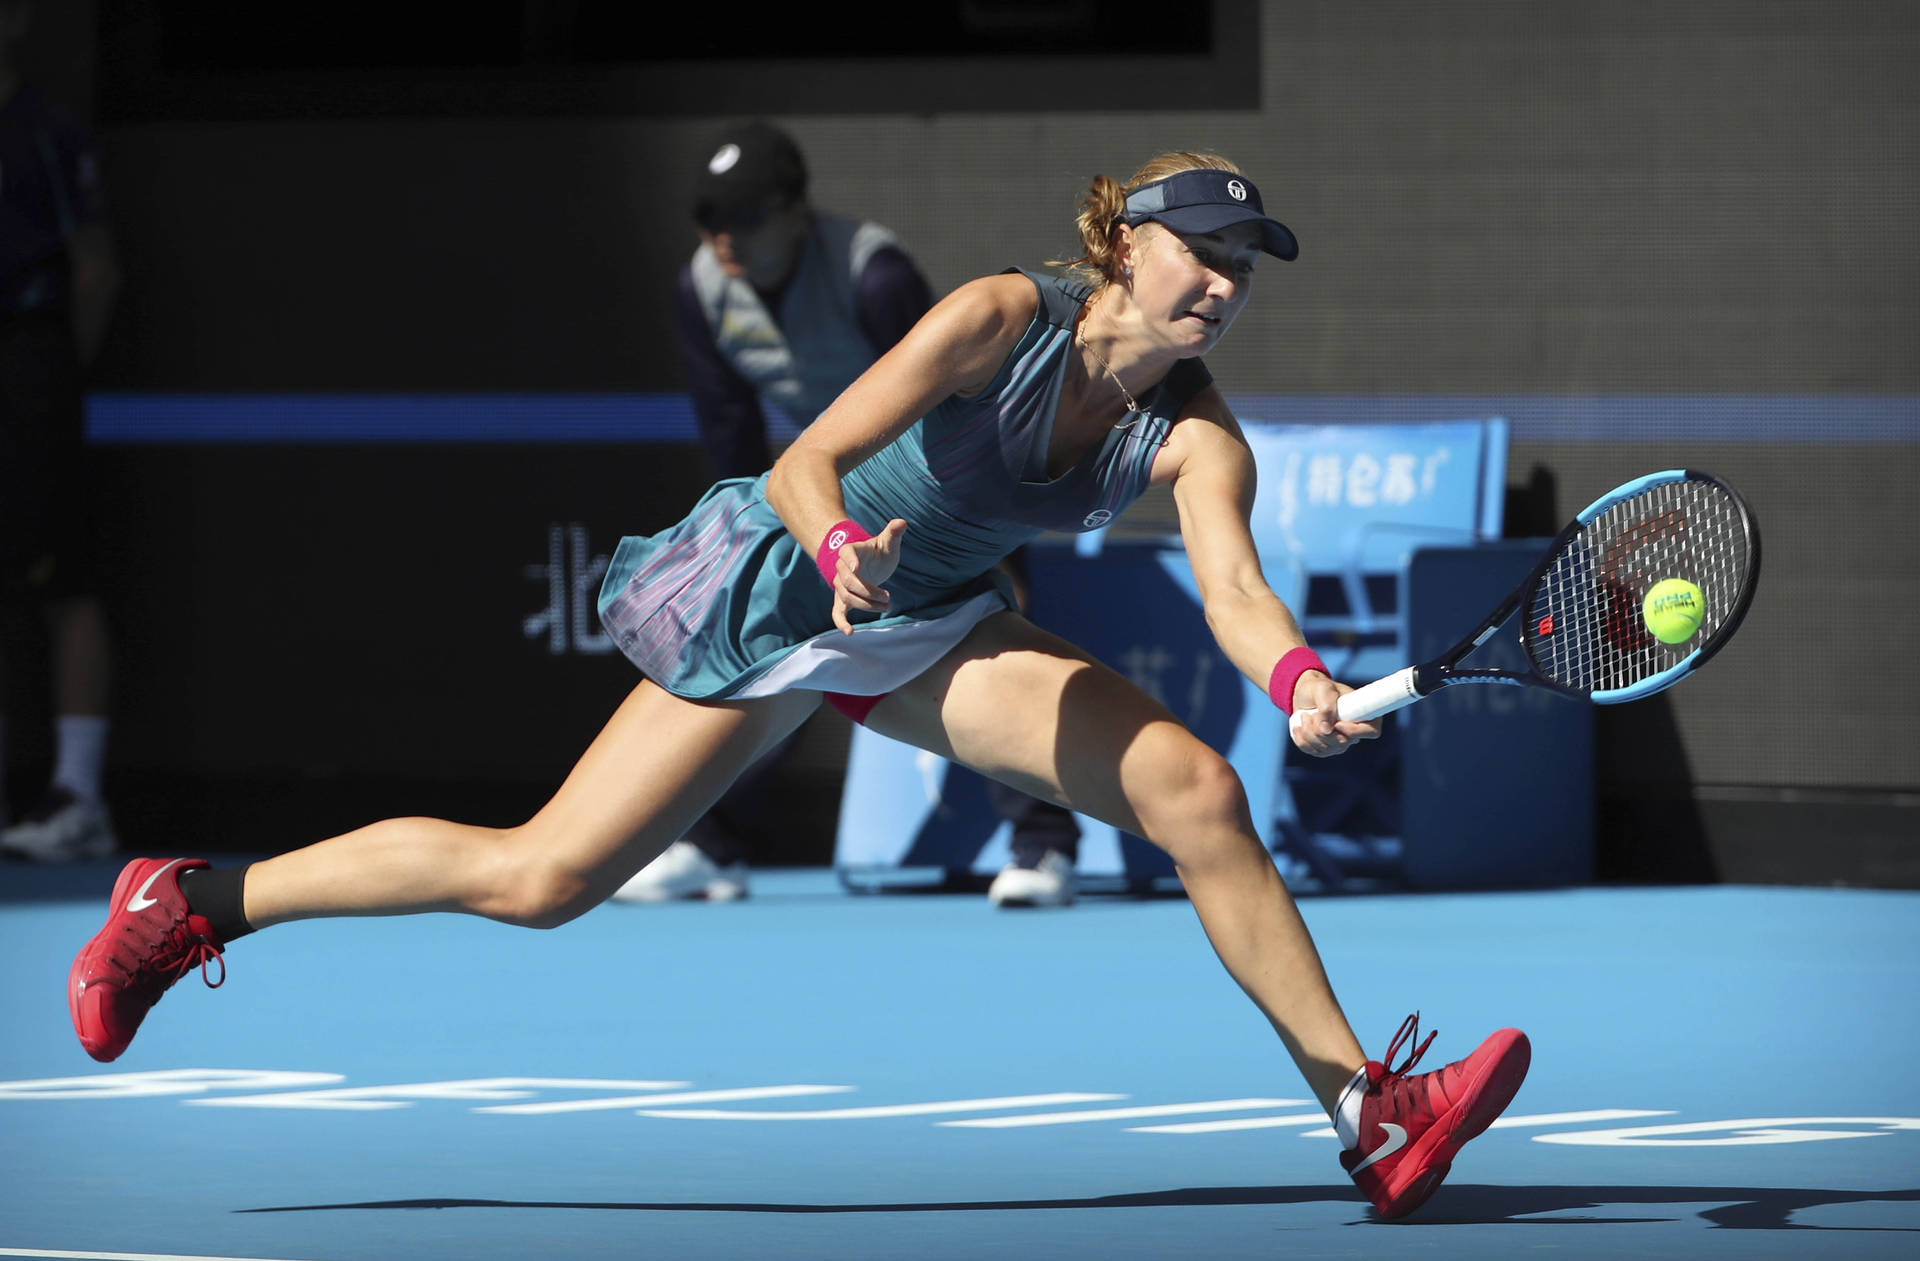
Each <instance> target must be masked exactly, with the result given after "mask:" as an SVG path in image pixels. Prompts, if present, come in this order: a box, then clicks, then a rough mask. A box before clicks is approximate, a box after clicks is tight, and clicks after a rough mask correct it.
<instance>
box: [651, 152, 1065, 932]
mask: <svg viewBox="0 0 1920 1261" xmlns="http://www.w3.org/2000/svg"><path fill="white" fill-rule="evenodd" d="M693 218H694V223H695V225H696V226H697V227H698V228H699V230H700V247H699V248H698V249H697V250H695V251H694V254H693V257H692V259H690V260H689V261H688V263H687V265H686V266H685V267H683V268H681V270H680V276H679V281H678V283H677V285H676V287H675V293H674V327H675V331H676V334H677V337H678V341H679V346H680V358H681V363H682V365H683V367H684V369H685V372H686V377H687V390H688V393H689V394H690V395H691V397H692V401H693V410H694V415H695V417H696V418H697V419H698V422H699V426H700V438H701V442H702V444H703V445H704V446H705V447H706V450H707V456H708V459H709V461H710V462H711V463H712V465H713V469H714V473H715V475H716V476H717V477H719V478H722V479H725V478H734V477H748V478H750V477H757V476H759V475H760V474H762V473H764V472H766V471H767V470H768V469H769V468H771V467H772V466H773V449H772V444H771V443H770V442H769V441H768V438H767V417H766V412H765V410H764V408H763V407H762V403H763V401H765V402H771V403H773V404H775V405H777V406H778V407H779V408H780V409H781V410H782V411H784V412H786V413H787V414H789V415H790V416H792V417H793V418H795V419H796V420H799V421H801V422H803V423H804V422H805V421H806V420H810V419H812V418H813V417H815V416H818V415H820V414H821V413H822V412H824V411H826V410H827V408H828V407H829V406H831V405H832V403H833V400H834V399H836V398H838V397H839V396H840V393H841V391H842V390H845V389H846V388H847V386H849V385H851V384H852V383H853V381H854V379H855V378H856V377H858V376H859V375H860V374H861V373H863V372H865V371H866V370H867V369H868V368H870V367H872V366H873V364H874V361H875V360H877V359H879V358H880V356H881V355H883V354H885V353H886V352H887V351H889V350H891V349H892V348H893V347H894V345H895V344H896V343H898V342H899V341H900V339H901V338H903V337H905V336H906V335H907V332H908V330H909V329H911V328H912V327H913V326H914V325H915V324H916V323H918V322H919V320H920V318H921V317H922V316H924V315H925V314H926V313H927V311H928V310H929V309H930V308H931V307H932V306H933V293H932V290H931V288H930V287H929V286H928V284H927V281H926V279H925V278H924V277H923V276H922V275H921V274H920V269H919V268H918V267H917V266H915V265H914V262H913V259H912V258H911V257H909V256H908V254H907V252H906V250H905V249H904V248H903V247H902V246H901V244H900V242H899V240H898V239H897V238H895V236H894V235H893V233H892V232H890V231H888V230H887V229H886V228H884V227H881V226H880V225H879V224H876V223H870V222H864V221H860V220H856V219H850V218H846V217H843V216H841V215H836V214H831V213H828V212H826V211H824V210H820V209H818V208H816V207H814V206H813V205H812V204H810V203H809V201H808V199H807V167H806V159H805V157H804V156H803V155H802V153H801V151H800V147H799V145H797V144H796V143H795V142H794V140H793V138H792V137H791V136H789V135H788V134H787V133H786V132H785V131H782V130H781V129H780V128H778V127H775V126H773V125H771V124H770V123H767V122H765V121H761V120H753V121H750V122H746V123H743V124H740V125H738V126H734V127H731V128H729V129H727V131H726V132H725V133H724V134H722V135H721V136H720V137H718V138H717V143H716V146H715V148H714V150H713V153H712V155H711V156H709V157H708V159H707V161H706V165H705V167H703V168H702V170H701V172H700V175H699V178H698V182H697V183H696V185H695V189H694V199H693ZM1017 560H1018V558H1016V559H1015V561H1014V562H1010V566H1011V565H1013V564H1017ZM1015 572H1016V574H1017V576H1018V578H1019V579H1023V578H1024V573H1022V572H1020V571H1019V570H1017V569H1016V570H1015ZM792 745H793V740H792V739H789V740H788V741H786V742H783V743H782V744H781V745H780V746H778V747H776V748H775V749H773V750H771V751H770V752H769V753H768V754H767V755H766V756H765V757H763V758H762V759H761V760H760V761H759V762H758V763H757V764H756V765H754V766H753V767H752V768H751V769H749V771H748V772H747V773H746V774H745V775H742V776H741V777H740V779H739V780H738V781H736V782H735V784H734V785H733V787H732V788H731V789H729V790H728V791H727V793H726V794H725V795H724V796H723V797H721V799H720V800H719V801H718V802H717V803H715V805H714V807H713V809H712V810H709V811H708V812H707V813H706V814H705V815H703V816H702V817H701V818H700V819H699V820H698V821H696V822H695V823H694V824H693V826H692V827H691V828H689V829H688V831H687V834H686V835H685V836H684V837H682V838H681V839H680V840H678V841H675V842H674V843H673V844H672V845H669V846H668V847H667V849H666V852H665V853H663V854H661V855H660V857H658V858H656V859H655V860H654V861H653V862H651V863H649V864H648V865H647V866H646V868H645V869H644V870H642V871H640V872H639V873H638V874H636V875H635V876H634V878H633V879H632V880H630V881H628V882H627V883H626V884H625V885H623V886H621V888H620V889H619V890H618V891H617V892H616V893H615V894H614V897H615V898H617V899H619V900H621V901H628V902H663V901H668V900H672V899H676V898H706V899H710V900H713V901H726V900H730V899H733V898H737V897H742V896H744V895H745V894H746V892H747V881H748V861H749V859H750V857H751V851H752V850H753V848H754V846H753V843H752V839H751V838H752V836H753V833H754V830H755V828H756V826H759V827H765V826H767V824H766V822H765V820H766V819H768V818H769V817H770V816H769V813H768V812H767V810H766V809H765V796H766V788H767V781H768V780H769V778H770V777H771V775H772V772H773V770H774V769H775V767H776V766H777V765H778V764H779V763H780V762H781V760H782V759H783V758H784V757H785V756H786V755H787V754H788V752H789V751H790V750H791V748H792ZM992 792H993V802H994V808H995V810H996V811H997V812H998V813H999V814H1000V817H1002V818H1004V819H1007V820H1008V821H1010V822H1011V823H1012V824H1013V859H1012V861H1011V862H1009V863H1008V864H1007V867H1006V869H1005V870H1004V871H1002V872H1001V873H1000V875H999V876H998V877H997V878H996V879H995V880H994V883H993V886H992V888H991V889H989V890H988V896H989V897H991V898H992V899H993V900H994V902H995V903H996V904H999V905H1062V904H1065V903H1069V902H1071V901H1072V900H1073V897H1074V891H1075V890H1074V862H1075V860H1076V858H1077V857H1078V850H1079V841H1080V829H1079V826H1078V825H1077V824H1076V823H1075V822H1074V821H1073V815H1072V814H1071V813H1069V812H1068V811H1066V810H1064V809H1062V808H1061V807H1059V806H1057V805H1055V804H1053V803H1052V802H1050V801H1042V800H1040V799H1038V798H1036V797H1032V796H1029V795H1027V794H1025V793H1022V792H1019V791H1017V790H1015V789H1012V788H1008V787H1007V786H1006V785H1004V784H999V783H997V782H996V783H995V784H994V785H993V788H992Z"/></svg>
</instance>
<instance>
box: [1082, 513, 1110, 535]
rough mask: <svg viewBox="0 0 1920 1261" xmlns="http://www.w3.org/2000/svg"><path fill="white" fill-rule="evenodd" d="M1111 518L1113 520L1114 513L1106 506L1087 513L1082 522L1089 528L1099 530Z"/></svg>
mask: <svg viewBox="0 0 1920 1261" xmlns="http://www.w3.org/2000/svg"><path fill="white" fill-rule="evenodd" d="M1111 520H1113V514H1112V513H1111V512H1108V511H1107V510H1106V509H1105V508H1095V509H1094V510H1093V511H1092V512H1089V513H1088V514H1087V515H1086V518H1085V519H1084V520H1083V521H1081V522H1080V524H1081V525H1084V526H1086V527H1087V528H1088V529H1089V530H1097V529H1099V528H1100V527H1101V526H1103V525H1105V524H1106V523H1107V522H1109V521H1111Z"/></svg>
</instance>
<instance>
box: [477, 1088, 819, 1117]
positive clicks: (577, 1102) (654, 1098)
mask: <svg viewBox="0 0 1920 1261" xmlns="http://www.w3.org/2000/svg"><path fill="white" fill-rule="evenodd" d="M852 1089H853V1087H852V1086H741V1087H738V1088H735V1089H732V1090H688V1091H683V1092H681V1093H679V1094H672V1095H624V1096H620V1097H618V1098H607V1099H557V1100H553V1101H551V1102H548V1103H503V1104H497V1105H495V1106H494V1107H491V1108H475V1109H474V1111H475V1112H502V1113H510V1114H512V1115H514V1116H547V1115H551V1114H552V1113H555V1112H601V1111H605V1110H606V1109H609V1108H631V1107H633V1106H634V1105H635V1104H642V1103H650V1104H653V1105H655V1106H658V1105H660V1104H663V1103H732V1102H735V1101H736V1100H741V1099H786V1098H791V1097H792V1096H794V1095H835V1094H841V1093H843V1092H845V1091H849V1090H852Z"/></svg>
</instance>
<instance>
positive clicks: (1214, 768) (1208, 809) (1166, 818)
mask: <svg viewBox="0 0 1920 1261" xmlns="http://www.w3.org/2000/svg"><path fill="white" fill-rule="evenodd" d="M1164 765H1165V767H1166V770H1165V772H1164V774H1165V782H1164V783H1163V784H1162V786H1161V787H1160V789H1159V791H1157V792H1156V793H1154V794H1153V796H1152V798H1151V799H1150V800H1149V801H1148V802H1147V803H1146V804H1145V805H1144V806H1143V807H1142V808H1141V810H1140V816H1141V822H1142V823H1143V824H1145V825H1146V827H1147V829H1148V831H1147V836H1148V839H1149V840H1152V841H1153V842H1154V843H1156V844H1158V845H1159V846H1160V847H1161V848H1162V849H1165V850H1166V851H1167V852H1168V853H1170V854H1172V855H1173V857H1174V860H1175V861H1176V862H1187V861H1190V860H1199V859H1200V858H1202V857H1203V856H1204V854H1205V853H1206V852H1207V851H1208V850H1209V849H1210V848H1212V847H1214V846H1218V845H1220V844H1223V843H1225V844H1233V843H1237V842H1238V840H1239V839H1240V838H1241V836H1242V834H1245V833H1250V832H1251V830H1252V816H1251V813H1250V811H1249V809H1248V806H1247V791H1246V787H1245V786H1244V785H1243V784H1242V783H1241V782H1240V776H1239V774H1238V773H1237V772H1236V771H1235V770H1234V769H1233V767H1232V765H1231V764H1230V763H1228V761H1227V760H1226V759H1225V758H1223V757H1221V756H1220V755H1219V754H1218V753H1216V752H1214V751H1213V750H1212V749H1210V748H1208V747H1207V746H1206V745H1204V744H1201V743H1200V742H1199V741H1197V740H1196V741H1194V742H1193V744H1192V745H1191V746H1190V747H1189V748H1187V749H1185V750H1183V751H1182V753H1181V755H1180V756H1179V757H1178V758H1176V759H1171V760H1169V761H1168V762H1166V763H1164Z"/></svg>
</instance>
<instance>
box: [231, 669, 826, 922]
mask: <svg viewBox="0 0 1920 1261" xmlns="http://www.w3.org/2000/svg"><path fill="white" fill-rule="evenodd" d="M819 703H820V696H819V693H817V692H793V693H788V694H784V695H781V696H774V697H768V698H766V699H763V700H753V701H739V702H719V703H705V702H695V701H688V700H684V699H682V698H680V697H677V696H674V695H673V694H672V693H670V692H667V691H665V690H664V689H662V688H660V687H658V686H656V685H654V684H653V683H650V682H642V683H641V684H640V685H639V686H638V687H636V688H635V689H634V690H633V692H632V693H631V694H630V695H629V696H628V697H627V699H626V701H625V702H624V703H623V704H622V705H621V706H620V708H619V709H618V710H617V711H616V712H615V713H614V715H613V717H612V718H611V719H610V720H609V721H608V723H607V725H606V727H605V728H603V729H602V730H601V732H600V735H599V736H598V737H597V738H596V739H595V740H594V742H593V743H592V745H590V746H589V747H588V749H587V751H586V753H585V754H584V755H583V756H582V757H581V759H580V761H579V762H578V763H577V764H576V765H575V766H574V768H573V771H572V773H571V774H569V775H568V776H567V779H566V781H565V783H563V784H562V785H561V787H560V789H559V791H558V792H557V793H555V794H554V797H553V799H552V800H551V801H549V802H548V803H547V804H546V806H544V807H543V808H542V809H541V810H540V811H539V813H537V814H535V815H534V816H533V818H531V819H529V820H528V821H527V822H526V823H523V824H521V825H520V826H519V827H514V828H502V829H495V828H482V827H472V826H469V825H466V824H459V823H449V822H446V821H444V820H439V819H389V820H386V821H385V822H382V823H375V824H373V825H371V826H369V827H364V828H361V829H359V830H358V831H354V832H349V833H347V834H346V835H344V836H339V837H335V838H334V839H332V840H328V841H321V842H319V843H318V844H315V845H310V846H308V847H307V848H305V849H299V850H294V851H292V852H291V853H287V854H283V855H281V856H279V857H277V858H272V859H268V860H267V861H265V862H262V863H258V864H256V865H254V866H253V867H252V868H250V869H249V870H248V873H247V883H246V916H247V921H248V922H249V923H250V924H252V925H253V926H254V927H256V928H264V927H266V926H267V925H269V924H279V923H283V922H286V921H288V920H296V919H311V918H314V917H317V916H330V915H406V914H412V913H415V912H419V911H464V912H468V913H470V914H474V915H482V916H485V917H487V918H489V919H496V920H501V921H504V922H506V923H510V924H522V925H526V926H529V927H536V928H551V927H555V926H557V925H559V924H563V923H565V922H566V921H568V920H570V919H572V918H574V917H575V916H577V915H580V914H582V913H583V912H585V911H587V910H590V909H591V908H593V907H595V906H598V905H599V904H600V903H601V902H603V901H605V900H606V898H607V897H608V896H609V895H611V894H612V893H613V891H614V890H615V889H617V888H619V887H620V885H621V884H622V883H623V882H624V881H625V880H626V879H627V877H629V876H631V875H632V874H633V873H634V872H636V871H638V870H639V869H640V868H641V867H643V866H645V865H646V864H647V863H648V862H649V861H651V860H652V859H653V858H654V856H655V855H657V854H659V853H660V851H661V850H663V849H665V848H666V847H667V846H668V845H670V844H671V843H672V842H673V841H674V840H675V839H677V838H678V837H679V836H680V834H681V833H682V832H684V831H686V829H687V828H688V827H689V826H690V825H691V824H692V823H693V821H694V820H695V819H697V818H699V817H700V816H701V815H702V814H704V813H705V812H706V811H707V809H708V808H709V807H711V806H712V804H713V803H714V802H715V801H716V800H718V799H719V797H720V795H721V793H723V792H724V791H725V790H726V788H727V786H728V785H729V784H730V783H732V782H733V778H734V776H736V775H738V774H739V773H740V772H741V771H742V770H744V769H745V768H746V767H747V766H748V765H749V764H751V763H752V762H753V760H754V758H755V757H757V756H758V755H759V754H760V752H761V751H763V750H764V749H766V748H769V747H771V746H772V745H773V744H774V743H775V742H777V741H778V740H779V739H780V738H781V737H783V736H785V735H786V734H787V733H788V732H790V731H792V730H793V729H794V728H796V727H798V726H799V725H800V723H801V722H803V721H804V720H805V719H806V718H807V716H808V715H810V714H811V713H812V712H813V711H814V710H815V709H816V708H817V707H818V706H819Z"/></svg>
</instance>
